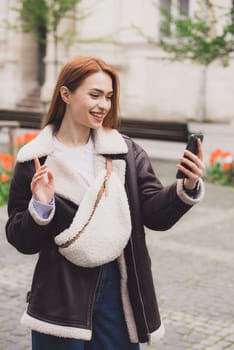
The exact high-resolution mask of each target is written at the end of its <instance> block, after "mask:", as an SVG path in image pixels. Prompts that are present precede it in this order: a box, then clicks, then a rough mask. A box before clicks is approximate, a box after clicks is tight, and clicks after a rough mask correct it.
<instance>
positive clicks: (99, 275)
mask: <svg viewBox="0 0 234 350" xmlns="http://www.w3.org/2000/svg"><path fill="white" fill-rule="evenodd" d="M101 274H102V267H101V268H100V271H99V274H98V279H97V283H96V285H95V289H94V293H93V300H92V303H91V308H90V311H91V315H90V329H91V331H92V330H93V308H94V304H95V300H96V293H97V288H98V285H99V281H100V278H101Z"/></svg>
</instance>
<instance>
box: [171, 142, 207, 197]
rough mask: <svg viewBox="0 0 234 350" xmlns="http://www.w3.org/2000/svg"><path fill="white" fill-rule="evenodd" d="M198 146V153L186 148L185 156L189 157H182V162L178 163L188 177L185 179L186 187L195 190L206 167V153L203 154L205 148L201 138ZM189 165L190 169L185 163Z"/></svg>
mask: <svg viewBox="0 0 234 350" xmlns="http://www.w3.org/2000/svg"><path fill="white" fill-rule="evenodd" d="M197 146H198V154H197V155H195V154H193V153H192V152H190V151H188V150H185V151H184V156H186V157H188V158H185V157H181V158H180V162H181V163H180V164H178V165H177V167H178V169H179V170H181V171H182V172H183V173H184V174H185V175H187V176H188V177H187V178H185V179H184V187H185V188H186V189H188V190H193V189H194V188H195V187H196V183H197V181H198V179H199V178H200V177H201V176H202V174H203V171H204V169H205V164H204V161H203V159H204V155H203V149H202V143H201V140H200V139H199V138H198V139H197ZM182 163H184V164H185V165H187V166H188V167H189V169H186V168H185V167H184V166H183V164H182Z"/></svg>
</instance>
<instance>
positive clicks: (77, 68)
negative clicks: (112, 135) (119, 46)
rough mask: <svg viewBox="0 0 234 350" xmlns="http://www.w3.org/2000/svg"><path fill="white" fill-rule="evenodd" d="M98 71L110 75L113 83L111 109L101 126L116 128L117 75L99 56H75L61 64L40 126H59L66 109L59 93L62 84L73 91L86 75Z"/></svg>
mask: <svg viewBox="0 0 234 350" xmlns="http://www.w3.org/2000/svg"><path fill="white" fill-rule="evenodd" d="M100 71H101V72H104V73H106V74H108V75H109V76H110V77H111V80H112V85H113V97H112V102H111V109H110V111H109V113H108V114H107V116H106V117H105V119H104V121H103V126H104V127H106V128H111V129H116V128H117V127H118V119H119V117H118V110H119V79H118V75H117V73H116V71H115V70H114V69H113V68H112V67H110V66H109V65H107V64H106V63H105V62H104V61H103V60H101V59H100V58H95V57H85V56H75V57H73V58H72V59H70V60H69V61H68V62H67V63H66V64H65V65H64V66H63V68H62V70H61V72H60V74H59V76H58V79H57V82H56V85H55V89H54V93H53V96H52V99H51V102H50V106H49V109H48V113H47V115H46V117H45V119H44V121H43V123H42V127H45V126H46V125H48V124H52V123H53V124H55V127H56V129H57V130H58V129H59V127H60V124H61V122H62V119H63V117H64V114H65V110H66V104H65V102H64V101H63V100H62V98H61V95H60V88H61V87H62V86H66V87H67V88H68V90H69V91H70V92H74V91H75V90H76V89H77V88H78V87H79V86H80V85H81V84H82V82H83V81H84V80H85V79H86V78H87V77H88V76H90V75H92V74H94V73H98V72H100Z"/></svg>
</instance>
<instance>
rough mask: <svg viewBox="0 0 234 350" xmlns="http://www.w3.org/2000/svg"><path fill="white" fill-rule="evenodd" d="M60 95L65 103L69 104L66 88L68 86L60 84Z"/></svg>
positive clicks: (68, 94) (68, 93) (68, 92)
mask: <svg viewBox="0 0 234 350" xmlns="http://www.w3.org/2000/svg"><path fill="white" fill-rule="evenodd" d="M60 95H61V98H62V100H63V102H65V103H66V104H68V105H69V104H70V91H69V90H68V88H67V87H66V86H61V88H60Z"/></svg>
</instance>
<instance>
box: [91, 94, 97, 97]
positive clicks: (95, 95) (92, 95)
mask: <svg viewBox="0 0 234 350" xmlns="http://www.w3.org/2000/svg"><path fill="white" fill-rule="evenodd" d="M90 96H91V97H93V98H98V97H99V95H98V94H90Z"/></svg>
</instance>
